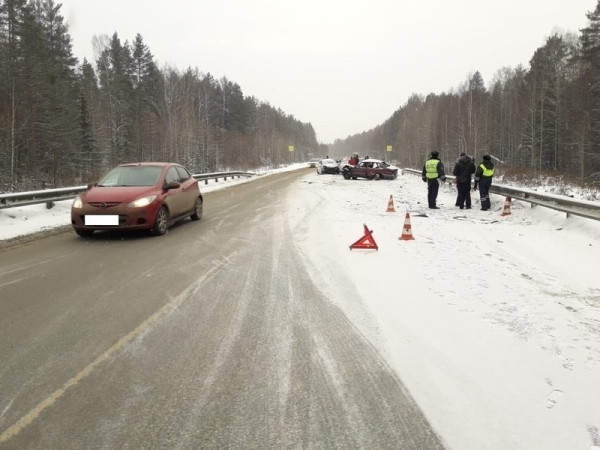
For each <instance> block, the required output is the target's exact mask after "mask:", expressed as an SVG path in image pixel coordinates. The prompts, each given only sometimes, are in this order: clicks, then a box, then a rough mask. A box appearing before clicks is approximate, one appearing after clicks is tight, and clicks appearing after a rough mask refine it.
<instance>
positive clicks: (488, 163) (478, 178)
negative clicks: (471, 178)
mask: <svg viewBox="0 0 600 450" xmlns="http://www.w3.org/2000/svg"><path fill="white" fill-rule="evenodd" d="M493 176H494V163H493V162H492V157H491V156H490V155H483V161H482V162H481V164H479V166H478V167H477V170H476V171H475V183H474V186H473V190H474V191H476V190H477V186H478V185H479V198H480V199H481V210H482V211H487V210H488V209H490V208H491V207H492V204H491V202H490V187H491V186H492V177H493Z"/></svg>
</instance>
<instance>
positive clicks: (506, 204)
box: [501, 197, 510, 216]
mask: <svg viewBox="0 0 600 450" xmlns="http://www.w3.org/2000/svg"><path fill="white" fill-rule="evenodd" d="M501 215H502V216H509V215H510V197H506V200H504V209H503V210H502V214H501Z"/></svg>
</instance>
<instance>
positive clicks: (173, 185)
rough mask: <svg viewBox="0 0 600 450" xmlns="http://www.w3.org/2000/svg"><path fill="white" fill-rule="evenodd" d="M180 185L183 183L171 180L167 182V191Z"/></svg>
mask: <svg viewBox="0 0 600 450" xmlns="http://www.w3.org/2000/svg"><path fill="white" fill-rule="evenodd" d="M179 186H181V184H179V183H178V182H177V181H169V182H168V183H167V186H166V189H167V191H168V190H170V189H178V188H179Z"/></svg>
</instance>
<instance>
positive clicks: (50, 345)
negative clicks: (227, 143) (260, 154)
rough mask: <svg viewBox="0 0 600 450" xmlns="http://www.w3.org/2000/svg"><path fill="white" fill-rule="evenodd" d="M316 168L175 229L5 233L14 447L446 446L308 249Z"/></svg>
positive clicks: (6, 403)
mask: <svg viewBox="0 0 600 450" xmlns="http://www.w3.org/2000/svg"><path fill="white" fill-rule="evenodd" d="M305 173H306V172H304V171H294V172H286V173H282V174H279V175H271V176H268V177H264V178H263V179H259V180H256V181H253V182H251V183H247V184H243V185H239V186H232V187H230V188H227V189H225V190H221V191H216V192H212V193H208V194H207V195H205V209H204V217H203V219H202V220H201V221H199V222H192V221H190V220H186V221H185V222H183V223H182V224H178V225H176V226H174V227H173V228H171V229H170V230H169V232H168V233H167V234H166V235H165V236H161V237H150V236H147V235H145V234H100V235H96V236H94V237H93V238H92V239H82V238H79V237H77V236H76V234H75V233H74V232H72V231H66V232H64V233H59V234H56V235H52V236H48V237H43V238H41V239H37V240H34V241H31V242H28V243H23V244H20V245H15V246H11V247H9V248H4V249H0V449H84V448H85V449H99V448H102V449H113V448H114V449H116V448H119V449H127V448H131V449H143V448H152V449H154V448H161V449H200V448H248V449H265V448H273V449H283V448H365V449H375V448H377V449H386V448H394V449H436V448H443V444H442V443H441V440H440V438H439V437H438V436H437V435H436V433H435V432H434V431H433V430H432V429H431V427H430V425H429V423H428V422H427V420H426V419H425V418H424V416H423V414H422V413H421V411H420V410H419V409H418V407H417V406H416V405H415V403H414V401H413V400H412V399H411V397H410V394H409V393H408V392H407V390H406V389H405V387H404V386H403V385H402V382H401V381H400V380H399V379H398V377H397V376H396V375H395V374H394V372H393V371H392V370H391V369H390V367H389V366H388V365H387V364H386V363H385V362H384V360H383V358H382V357H381V356H380V354H379V353H378V352H377V350H376V349H375V348H374V347H373V346H372V345H371V344H370V343H369V342H368V341H367V340H366V339H365V338H364V337H363V336H362V335H361V334H360V333H359V332H358V330H357V329H356V328H355V327H354V326H353V325H352V323H350V322H349V320H348V319H347V318H346V316H345V315H344V313H343V312H342V311H341V310H340V309H339V308H338V307H337V306H335V305H334V304H333V303H332V302H329V301H328V300H327V298H325V297H324V296H323V294H322V293H321V292H320V290H319V289H318V287H317V286H315V285H314V284H313V282H312V281H311V279H310V277H309V276H308V274H307V272H306V270H305V268H304V266H303V261H302V259H301V257H300V256H299V255H298V254H297V252H296V251H295V250H294V246H293V245H292V243H293V239H294V236H295V234H296V233H298V232H301V230H297V229H293V228H294V226H292V225H290V223H289V221H287V220H286V219H285V216H286V214H285V207H286V206H285V204H286V202H285V199H286V196H287V195H291V194H292V192H297V191H296V190H297V187H294V185H295V184H297V183H298V179H299V177H300V176H302V175H303V174H305ZM306 214H310V211H307V212H306Z"/></svg>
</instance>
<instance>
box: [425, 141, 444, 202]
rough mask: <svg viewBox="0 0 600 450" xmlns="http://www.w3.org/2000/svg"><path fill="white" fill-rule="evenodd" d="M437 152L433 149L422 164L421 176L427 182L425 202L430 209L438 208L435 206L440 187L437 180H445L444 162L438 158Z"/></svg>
mask: <svg viewBox="0 0 600 450" xmlns="http://www.w3.org/2000/svg"><path fill="white" fill-rule="evenodd" d="M439 155H440V154H439V152H438V151H437V150H433V151H432V152H431V154H430V156H429V159H428V160H427V161H425V164H424V165H423V171H422V172H421V178H422V179H423V181H424V182H426V183H427V202H428V203H429V208H430V209H440V208H439V207H438V206H437V196H438V191H439V188H440V182H439V180H442V181H446V173H445V172H444V164H443V163H442V161H441V160H440V158H439Z"/></svg>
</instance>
